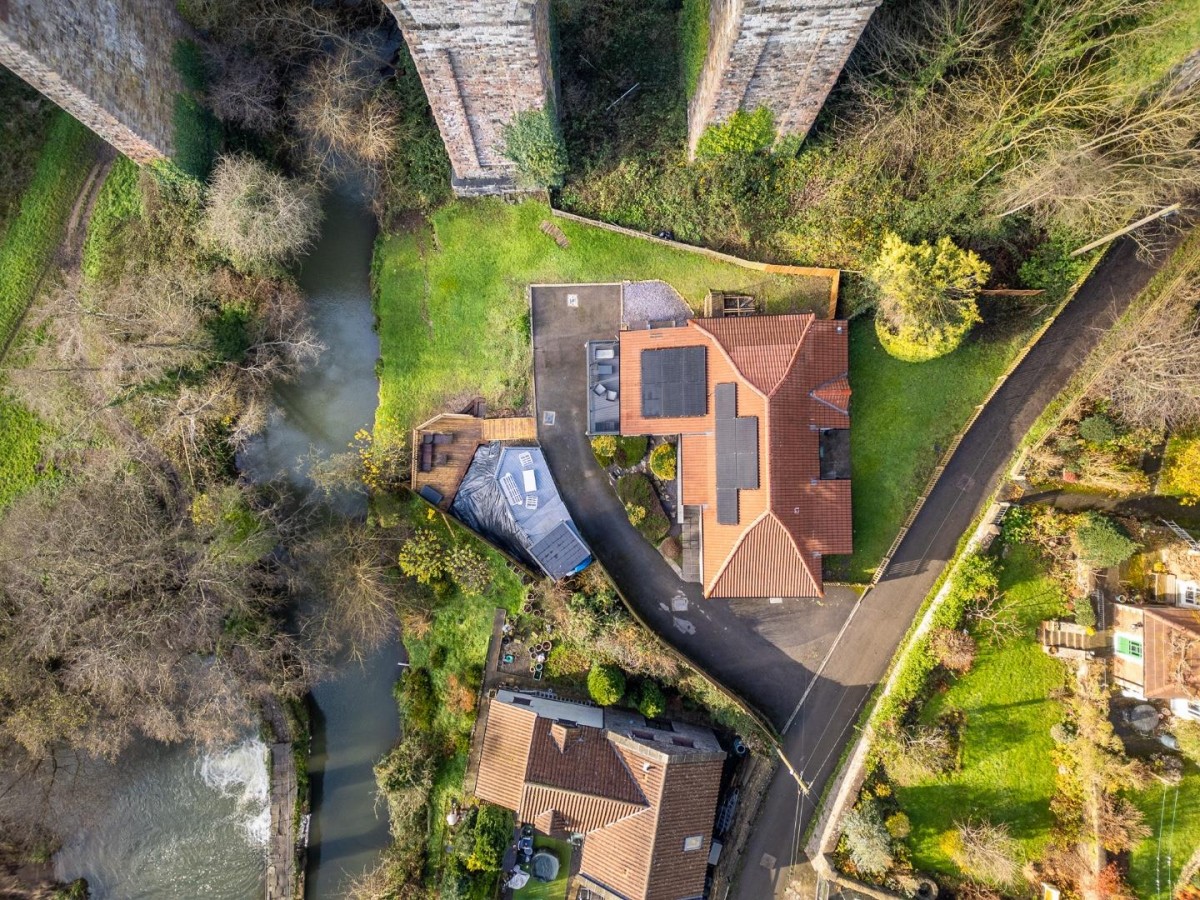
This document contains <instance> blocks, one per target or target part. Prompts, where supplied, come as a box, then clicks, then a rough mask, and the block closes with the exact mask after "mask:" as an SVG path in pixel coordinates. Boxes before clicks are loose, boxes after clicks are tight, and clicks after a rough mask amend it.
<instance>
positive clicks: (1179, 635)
mask: <svg viewBox="0 0 1200 900" xmlns="http://www.w3.org/2000/svg"><path fill="white" fill-rule="evenodd" d="M1144 616H1145V617H1144V619H1143V622H1144V625H1143V628H1144V631H1145V650H1144V658H1143V663H1142V664H1143V666H1144V674H1143V688H1142V693H1143V695H1144V696H1145V697H1146V699H1148V700H1150V699H1159V700H1170V699H1172V698H1175V697H1187V698H1188V699H1191V700H1197V699H1200V610H1191V609H1178V608H1163V607H1154V606H1147V607H1145V613H1144Z"/></svg>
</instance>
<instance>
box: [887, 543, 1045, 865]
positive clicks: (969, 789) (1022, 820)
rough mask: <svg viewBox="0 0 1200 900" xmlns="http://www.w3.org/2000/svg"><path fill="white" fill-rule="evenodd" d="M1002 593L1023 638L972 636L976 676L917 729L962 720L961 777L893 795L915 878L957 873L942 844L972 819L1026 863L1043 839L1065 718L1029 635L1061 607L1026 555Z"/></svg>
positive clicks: (933, 707) (932, 705)
mask: <svg viewBox="0 0 1200 900" xmlns="http://www.w3.org/2000/svg"><path fill="white" fill-rule="evenodd" d="M1000 586H1001V588H1002V589H1003V590H1004V591H1005V592H1006V597H1007V600H1006V614H1007V615H1012V616H1015V617H1017V619H1018V620H1019V621H1020V623H1021V625H1022V628H1023V631H1022V634H1021V636H1020V637H1017V638H1014V639H1009V640H1007V641H1006V642H1004V643H1003V644H1000V645H996V644H995V643H993V642H991V641H990V640H989V639H988V638H986V637H981V636H979V635H976V638H977V639H978V640H979V655H978V657H977V658H976V662H975V666H974V668H972V669H971V671H970V672H968V673H967V674H966V675H965V676H963V677H962V678H959V679H957V680H956V681H955V682H954V683H953V684H952V685H951V686H950V688H949V690H947V691H946V692H945V693H942V694H935V695H934V697H933V698H932V699H931V700H930V701H929V702H928V703H926V705H925V707H924V709H922V711H921V718H922V720H924V721H929V722H932V721H933V720H935V719H936V718H937V717H938V716H939V715H942V714H943V713H946V712H948V711H950V710H952V709H957V710H961V711H962V713H963V714H964V716H965V723H964V725H963V731H962V751H961V760H962V768H961V769H960V770H959V771H957V772H954V773H952V774H951V775H949V776H946V777H943V778H939V779H936V780H933V781H930V782H929V783H926V784H919V785H916V786H913V787H899V786H897V787H896V789H895V790H896V799H897V801H898V802H899V804H900V807H901V809H903V810H904V811H905V812H906V813H907V814H908V816H909V818H910V820H911V822H912V834H911V836H910V837H909V839H908V843H909V846H910V847H911V849H912V856H913V865H914V866H915V867H916V868H917V869H918V870H919V871H926V872H935V873H947V874H957V868H956V867H955V865H954V863H953V862H952V861H951V860H950V858H949V857H948V856H947V855H946V854H945V853H944V852H943V851H942V849H941V847H940V846H939V839H940V838H941V836H942V834H943V833H944V832H945V831H946V830H948V829H949V828H950V827H951V824H952V823H953V822H955V821H957V820H959V819H965V818H967V817H969V816H979V815H987V816H988V817H989V818H990V819H992V820H993V821H995V822H1005V823H1007V824H1008V825H1009V827H1010V828H1011V829H1012V834H1013V837H1015V838H1016V839H1017V840H1018V841H1019V842H1020V844H1021V846H1022V847H1023V848H1024V850H1025V853H1026V855H1027V856H1029V857H1030V858H1033V857H1036V856H1037V855H1038V854H1039V853H1040V852H1041V851H1042V849H1043V848H1044V847H1045V844H1046V841H1047V840H1048V839H1049V837H1050V828H1051V825H1052V816H1051V814H1050V798H1051V796H1052V795H1053V793H1054V778H1055V772H1054V763H1053V760H1052V758H1051V750H1052V749H1053V746H1054V743H1053V741H1052V740H1051V738H1050V727H1051V726H1052V725H1054V724H1055V723H1056V722H1059V721H1061V719H1062V709H1061V706H1060V704H1059V703H1058V702H1057V701H1055V700H1051V699H1049V698H1048V695H1049V693H1050V692H1051V691H1053V690H1054V689H1055V688H1057V687H1061V686H1062V685H1063V684H1065V681H1066V670H1065V669H1064V667H1063V665H1062V663H1060V662H1058V661H1057V660H1054V659H1051V658H1050V657H1048V656H1047V655H1046V654H1045V653H1043V652H1042V650H1041V647H1039V646H1038V644H1037V641H1036V638H1035V635H1036V629H1037V624H1038V622H1040V621H1041V620H1042V619H1044V618H1047V617H1051V616H1055V615H1061V614H1062V613H1064V612H1065V609H1066V605H1065V600H1064V597H1063V595H1062V594H1061V592H1060V591H1059V589H1058V588H1057V587H1056V585H1055V584H1054V582H1053V581H1052V580H1051V579H1049V578H1048V577H1047V576H1046V574H1045V572H1044V571H1043V570H1042V568H1041V566H1040V564H1039V562H1038V560H1037V558H1036V556H1035V555H1034V553H1033V551H1032V550H1030V549H1027V548H1023V547H1016V548H1014V550H1013V552H1012V554H1011V555H1010V556H1009V558H1008V560H1006V562H1005V563H1004V567H1003V570H1002V572H1001V576H1000Z"/></svg>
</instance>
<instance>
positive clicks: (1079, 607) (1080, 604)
mask: <svg viewBox="0 0 1200 900" xmlns="http://www.w3.org/2000/svg"><path fill="white" fill-rule="evenodd" d="M1075 624H1076V625H1082V626H1083V627H1084V628H1095V627H1096V610H1095V609H1094V608H1093V607H1092V601H1091V600H1090V599H1088V598H1087V597H1080V598H1079V599H1078V600H1076V601H1075Z"/></svg>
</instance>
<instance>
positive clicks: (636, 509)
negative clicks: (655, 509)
mask: <svg viewBox="0 0 1200 900" xmlns="http://www.w3.org/2000/svg"><path fill="white" fill-rule="evenodd" d="M625 515H626V516H628V517H629V524H630V525H632V526H633V527H634V528H640V527H641V525H642V523H643V522H645V521H646V507H644V506H638V505H637V504H636V503H626V504H625Z"/></svg>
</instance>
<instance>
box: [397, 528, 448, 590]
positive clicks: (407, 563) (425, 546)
mask: <svg viewBox="0 0 1200 900" xmlns="http://www.w3.org/2000/svg"><path fill="white" fill-rule="evenodd" d="M397 561H398V562H399V563H400V571H401V572H403V573H404V574H405V575H407V576H409V577H410V578H415V579H417V581H419V582H421V584H429V583H431V582H433V581H436V580H437V579H438V578H440V577H441V576H442V575H444V574H445V572H446V548H445V547H444V546H442V542H441V541H440V540H438V536H437V535H436V534H434V533H433V532H432V531H430V530H429V529H428V528H418V529H417V531H416V532H415V533H414V534H413V536H412V537H410V538H409V539H408V540H406V541H405V542H404V544H403V546H401V548H400V555H399V557H398V559H397Z"/></svg>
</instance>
